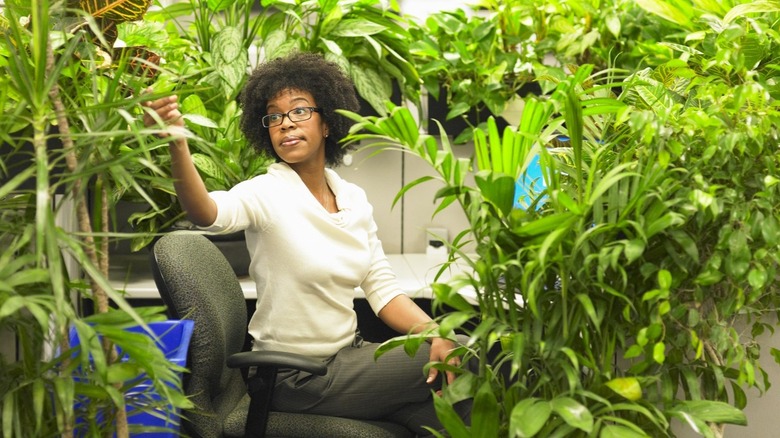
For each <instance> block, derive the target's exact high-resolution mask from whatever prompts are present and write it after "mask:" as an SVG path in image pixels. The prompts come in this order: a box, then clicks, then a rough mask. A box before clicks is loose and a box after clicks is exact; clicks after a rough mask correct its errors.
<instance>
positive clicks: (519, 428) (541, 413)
mask: <svg viewBox="0 0 780 438" xmlns="http://www.w3.org/2000/svg"><path fill="white" fill-rule="evenodd" d="M551 413H552V407H551V406H550V403H549V402H547V401H546V400H539V399H536V398H527V399H524V400H521V401H520V402H518V403H517V404H516V405H515V407H514V408H512V413H511V416H510V419H509V436H517V437H520V438H525V437H532V436H535V435H536V434H537V433H539V431H540V430H542V427H544V425H545V424H546V423H547V421H548V420H549V418H550V414H551Z"/></svg>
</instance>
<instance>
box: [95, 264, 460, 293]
mask: <svg viewBox="0 0 780 438" xmlns="http://www.w3.org/2000/svg"><path fill="white" fill-rule="evenodd" d="M387 259H388V260H389V261H390V265H391V266H392V267H393V270H394V271H395V274H396V275H397V276H398V281H399V283H400V286H401V289H403V291H404V292H405V293H406V294H407V295H409V296H410V297H413V298H431V296H432V295H431V289H430V286H429V285H430V283H431V282H433V279H434V277H435V274H436V272H437V271H438V269H439V267H440V266H441V263H442V260H441V259H440V258H437V257H430V256H427V255H425V254H388V256H387ZM149 263H150V262H149V260H148V259H147V258H145V257H139V256H114V257H112V267H111V269H110V270H109V280H110V282H111V286H112V287H114V289H116V290H119V291H124V292H125V298H128V299H141V298H143V299H155V298H160V293H159V291H158V290H157V285H156V284H155V283H154V278H153V277H152V271H151V267H150V266H149ZM452 269H453V268H451V269H450V271H451V270H452ZM454 269H457V268H454ZM450 275H451V272H445V273H444V275H443V276H442V277H441V278H440V281H444V280H446V279H447V278H449V277H450ZM239 281H240V283H241V287H242V289H243V290H244V297H245V298H246V299H256V298H257V291H256V290H255V283H254V282H253V281H252V280H251V279H249V277H240V278H239ZM464 295H468V293H464ZM363 297H364V295H363V291H362V290H360V289H359V288H358V289H356V290H355V298H363Z"/></svg>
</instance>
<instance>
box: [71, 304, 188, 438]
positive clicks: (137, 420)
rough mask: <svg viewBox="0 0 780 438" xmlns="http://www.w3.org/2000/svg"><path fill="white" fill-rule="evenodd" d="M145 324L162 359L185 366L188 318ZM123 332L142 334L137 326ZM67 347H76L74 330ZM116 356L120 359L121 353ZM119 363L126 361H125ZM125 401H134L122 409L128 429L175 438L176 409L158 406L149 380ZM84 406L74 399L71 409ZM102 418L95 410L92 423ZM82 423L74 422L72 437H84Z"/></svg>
mask: <svg viewBox="0 0 780 438" xmlns="http://www.w3.org/2000/svg"><path fill="white" fill-rule="evenodd" d="M148 325H149V328H150V330H151V331H152V333H153V334H154V336H156V337H157V338H158V340H157V341H156V344H157V347H158V348H159V349H160V350H161V351H162V352H163V353H164V354H165V358H166V359H168V360H169V361H170V362H171V363H173V364H175V365H178V366H182V367H184V366H186V365H187V352H188V351H189V346H190V339H191V338H192V330H193V328H194V321H192V320H189V319H182V320H167V321H158V322H150V323H148ZM126 330H127V331H128V332H135V333H145V332H144V331H143V328H142V327H140V326H133V327H129V328H127V329H126ZM70 345H71V347H76V346H78V345H79V337H78V334H77V332H76V330H75V328H72V329H71V331H70ZM119 356H120V357H122V352H121V351H120V352H119ZM120 360H122V361H127V358H126V357H125V358H122V359H120ZM182 377H183V376H182V375H181V374H179V375H178V378H179V382H181V379H182ZM125 398H126V399H131V398H132V399H133V400H134V404H133V405H132V406H131V405H130V404H128V406H127V408H126V409H127V423H128V426H130V427H131V428H133V429H137V428H149V429H151V428H156V431H155V432H149V433H142V435H143V436H145V437H149V438H175V437H177V436H179V429H180V425H181V419H180V411H179V409H178V408H173V407H171V406H170V405H168V406H167V407H166V406H163V407H159V405H160V404H161V401H163V400H162V398H161V396H160V395H159V394H157V392H156V391H155V390H154V387H153V386H152V384H151V382H150V381H149V380H143V379H142V380H141V381H140V382H139V383H138V384H136V385H135V386H133V387H132V388H130V389H128V390H127V391H126V392H125ZM84 403H89V400H88V399H86V400H85V399H77V400H76V402H75V408H76V409H78V408H80V407H82V406H83V404H84ZM144 406H146V407H145V409H144V408H143V407H144ZM150 411H151V412H150ZM102 416H103V412H102V411H101V410H98V412H97V417H98V418H96V419H95V421H97V422H98V423H100V422H101V421H105V420H104V419H103V418H102ZM84 421H85V420H84V418H77V419H76V430H75V433H74V436H76V437H80V436H84V435H83V431H82V429H80V428H79V427H78V425H79V424H83V422H84Z"/></svg>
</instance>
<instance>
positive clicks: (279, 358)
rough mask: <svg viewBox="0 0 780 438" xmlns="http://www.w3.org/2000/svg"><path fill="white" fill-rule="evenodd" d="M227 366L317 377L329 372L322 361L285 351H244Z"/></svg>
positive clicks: (232, 357)
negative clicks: (292, 372) (304, 373)
mask: <svg viewBox="0 0 780 438" xmlns="http://www.w3.org/2000/svg"><path fill="white" fill-rule="evenodd" d="M227 366H228V367H229V368H248V367H272V368H292V369H295V370H299V371H306V372H307V373H311V374H314V375H317V376H324V375H325V374H326V373H327V371H328V368H327V367H326V366H325V364H324V363H322V361H318V360H314V359H311V358H309V357H306V356H302V355H300V354H295V353H287V352H283V351H242V352H241V353H236V354H233V355H231V356H230V357H228V358H227Z"/></svg>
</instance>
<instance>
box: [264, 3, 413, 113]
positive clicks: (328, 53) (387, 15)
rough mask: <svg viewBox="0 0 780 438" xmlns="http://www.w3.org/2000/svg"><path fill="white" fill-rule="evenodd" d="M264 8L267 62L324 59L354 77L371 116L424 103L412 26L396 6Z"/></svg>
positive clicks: (279, 5) (284, 5) (293, 5)
mask: <svg viewBox="0 0 780 438" xmlns="http://www.w3.org/2000/svg"><path fill="white" fill-rule="evenodd" d="M261 3H262V6H263V7H264V8H266V9H265V10H264V11H263V14H264V15H265V17H266V22H265V24H264V26H263V30H262V31H261V36H262V39H263V51H264V53H265V57H266V58H268V59H270V58H275V57H278V56H283V55H285V54H287V53H290V52H293V51H304V52H314V53H321V54H322V55H323V56H324V57H325V58H327V59H328V60H331V61H333V62H335V63H336V64H338V65H340V66H341V67H342V68H343V69H344V71H345V72H347V73H348V74H349V75H350V77H351V78H352V81H353V82H354V83H355V88H356V90H357V92H358V95H359V96H360V97H361V98H362V99H363V100H365V102H366V103H368V105H369V106H370V108H367V109H366V110H367V112H366V114H372V112H371V110H373V114H384V112H385V105H384V101H385V100H391V99H393V100H396V99H397V102H396V103H400V100H401V99H408V100H410V101H411V102H412V103H418V102H419V95H420V78H419V75H418V73H417V70H416V68H415V67H416V65H415V64H414V63H413V62H412V60H411V57H410V54H409V41H410V38H411V36H410V34H409V32H408V31H407V29H406V27H407V25H408V24H409V23H408V22H407V20H405V19H404V18H403V17H401V16H400V15H399V11H398V6H397V3H396V2H389V3H388V2H384V1H380V0H365V1H348V2H336V1H323V0H294V1H287V0H263V1H262V2H261ZM394 89H395V91H397V94H396V93H394ZM394 94H396V95H395V96H394ZM398 94H400V95H398Z"/></svg>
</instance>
